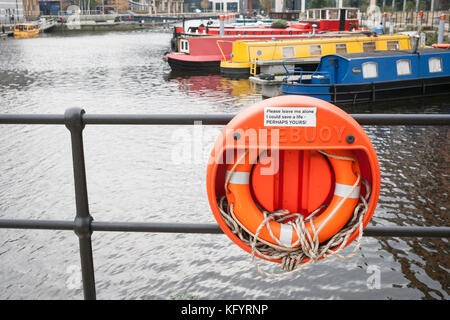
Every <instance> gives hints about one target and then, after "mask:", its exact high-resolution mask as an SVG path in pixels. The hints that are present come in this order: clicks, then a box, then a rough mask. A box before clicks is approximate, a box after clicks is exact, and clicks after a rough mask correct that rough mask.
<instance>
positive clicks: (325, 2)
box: [308, 0, 336, 8]
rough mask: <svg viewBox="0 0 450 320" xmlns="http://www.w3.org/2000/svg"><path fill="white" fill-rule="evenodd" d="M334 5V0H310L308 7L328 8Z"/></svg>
mask: <svg viewBox="0 0 450 320" xmlns="http://www.w3.org/2000/svg"><path fill="white" fill-rule="evenodd" d="M334 6H336V1H335V0H310V1H308V8H328V7H334Z"/></svg>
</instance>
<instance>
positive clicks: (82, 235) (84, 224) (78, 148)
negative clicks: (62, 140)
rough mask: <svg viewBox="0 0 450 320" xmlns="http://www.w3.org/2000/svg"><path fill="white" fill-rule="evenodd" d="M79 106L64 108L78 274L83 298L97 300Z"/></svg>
mask: <svg viewBox="0 0 450 320" xmlns="http://www.w3.org/2000/svg"><path fill="white" fill-rule="evenodd" d="M84 113H85V111H84V110H83V109H80V108H71V109H67V110H66V112H65V114H64V119H65V125H66V127H67V129H69V131H70V136H71V141H72V161H73V175H74V182H75V202H76V216H75V223H74V231H75V233H76V235H77V236H78V239H79V243H80V258H81V276H82V279H83V292H84V298H85V299H86V300H94V299H96V292H95V277H94V261H93V257H92V242H91V234H92V228H91V222H92V220H93V218H92V216H91V215H90V213H89V202H88V194H87V185H86V168H85V163H84V150H83V129H84V123H83V114H84Z"/></svg>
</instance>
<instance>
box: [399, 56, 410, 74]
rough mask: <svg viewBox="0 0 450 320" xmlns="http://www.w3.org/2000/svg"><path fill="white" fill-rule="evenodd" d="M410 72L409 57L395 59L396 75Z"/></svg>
mask: <svg viewBox="0 0 450 320" xmlns="http://www.w3.org/2000/svg"><path fill="white" fill-rule="evenodd" d="M409 74H411V61H410V60H409V59H402V60H397V75H399V76H406V75H409Z"/></svg>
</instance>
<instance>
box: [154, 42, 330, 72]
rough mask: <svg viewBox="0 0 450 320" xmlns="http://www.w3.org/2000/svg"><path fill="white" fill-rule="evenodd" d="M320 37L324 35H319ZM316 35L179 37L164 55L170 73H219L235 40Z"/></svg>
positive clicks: (229, 57)
mask: <svg viewBox="0 0 450 320" xmlns="http://www.w3.org/2000/svg"><path fill="white" fill-rule="evenodd" d="M321 36H322V37H324V36H326V35H321ZM311 37H318V35H315V36H312V35H295V36H293V35H260V36H258V35H251V36H249V35H245V36H223V37H220V36H205V37H185V36H183V37H179V38H178V39H177V44H176V50H173V51H172V52H167V53H166V54H165V55H164V58H163V59H164V60H166V61H167V62H168V63H169V65H170V67H171V69H172V71H189V72H191V71H201V72H204V71H208V72H216V73H219V71H220V61H221V60H230V59H231V53H232V44H233V42H235V41H237V40H243V39H246V40H258V41H264V40H273V39H307V38H311Z"/></svg>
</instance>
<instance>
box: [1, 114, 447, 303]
mask: <svg viewBox="0 0 450 320" xmlns="http://www.w3.org/2000/svg"><path fill="white" fill-rule="evenodd" d="M352 116H353V118H354V119H355V120H356V121H358V122H359V123H360V124H361V125H393V126H397V125H418V126H430V125H450V115H448V114H445V115H443V114H420V115H418V114H353V115H352ZM233 117H234V115H232V114H214V115H205V114H201V115H198V114H179V115H177V114H174V115H165V114H143V115H139V114H132V115H130V114H128V115H126V114H124V115H118V114H86V113H85V111H84V110H82V109H79V108H72V109H68V110H66V112H65V113H64V114H47V115H42V114H40V115H39V114H1V115H0V125H1V124H24V125H28V124H29V125H34V124H38V125H65V126H66V127H67V129H68V130H69V131H70V137H71V145H72V161H73V174H74V181H75V204H76V215H75V219H74V221H62V220H31V219H30V220H17V219H0V229H2V228H3V229H5V228H8V229H41V230H72V231H74V232H75V234H76V235H77V236H78V239H79V246H80V260H81V275H82V282H83V293H84V298H85V299H96V288H95V276H94V262H93V261H94V260H93V254H92V242H91V235H92V233H93V232H94V231H122V232H160V233H209V234H222V230H221V229H220V228H219V226H218V225H216V224H192V223H159V222H158V223H155V222H106V221H94V219H93V217H92V216H91V214H90V212H89V201H88V192H87V186H86V170H85V157H84V148H83V129H84V127H85V126H86V125H193V124H194V122H196V121H201V122H202V124H205V125H225V124H227V123H228V122H229V121H230V120H231V119H232V118H233ZM364 236H369V237H439V238H442V237H447V238H448V237H450V227H367V228H366V229H365V230H364Z"/></svg>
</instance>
